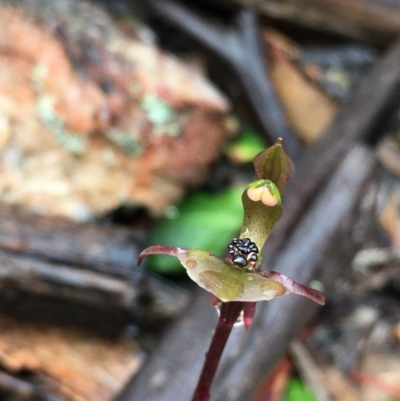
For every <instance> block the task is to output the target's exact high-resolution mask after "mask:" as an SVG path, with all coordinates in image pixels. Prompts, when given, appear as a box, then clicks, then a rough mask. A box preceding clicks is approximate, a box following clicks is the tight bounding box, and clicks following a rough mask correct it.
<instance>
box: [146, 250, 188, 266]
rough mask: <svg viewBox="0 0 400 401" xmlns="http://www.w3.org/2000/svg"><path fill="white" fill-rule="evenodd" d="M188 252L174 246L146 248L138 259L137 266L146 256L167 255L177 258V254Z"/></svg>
mask: <svg viewBox="0 0 400 401" xmlns="http://www.w3.org/2000/svg"><path fill="white" fill-rule="evenodd" d="M187 250H188V248H179V247H176V246H168V245H152V246H149V247H148V248H146V249H144V250H143V251H142V252H141V253H140V255H139V257H138V266H139V265H140V264H141V263H142V260H143V259H144V258H145V257H146V256H150V255H169V256H175V257H177V256H178V254H180V253H184V252H186V251H187Z"/></svg>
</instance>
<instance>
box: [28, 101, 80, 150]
mask: <svg viewBox="0 0 400 401" xmlns="http://www.w3.org/2000/svg"><path fill="white" fill-rule="evenodd" d="M53 103H54V101H53V99H52V98H51V97H50V96H46V95H43V96H41V97H40V98H39V100H38V102H37V104H36V111H37V114H38V116H39V118H40V119H41V120H42V122H43V123H44V124H45V125H46V127H47V128H48V129H49V130H50V131H51V132H52V133H53V134H54V136H55V137H56V139H57V142H58V143H59V144H60V145H62V146H64V147H65V148H66V149H67V150H68V151H69V152H71V153H73V154H74V155H81V154H83V153H84V152H85V151H86V145H87V138H84V137H82V136H80V135H78V134H76V133H74V132H71V131H68V130H66V129H65V123H64V121H63V120H62V119H61V118H60V117H59V116H58V115H57V114H56V113H55V112H54V107H53Z"/></svg>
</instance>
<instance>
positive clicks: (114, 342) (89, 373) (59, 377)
mask: <svg viewBox="0 0 400 401" xmlns="http://www.w3.org/2000/svg"><path fill="white" fill-rule="evenodd" d="M0 327H1V331H0V364H1V365H3V367H4V368H5V369H7V370H8V371H11V372H15V373H17V372H18V371H20V370H29V371H32V372H33V373H41V374H42V375H43V376H44V377H45V378H48V379H50V380H49V381H48V382H49V383H50V382H51V383H52V384H51V387H52V388H51V390H52V391H56V392H58V393H59V394H61V395H62V396H63V397H65V398H67V399H68V400H71V401H99V400H102V401H107V400H109V401H111V400H112V399H114V397H115V395H116V394H117V393H118V392H119V391H120V390H121V389H122V387H123V386H124V384H125V383H126V382H127V380H128V379H129V378H130V377H131V376H132V374H134V373H135V372H136V371H137V370H138V368H139V365H140V360H139V357H138V356H137V354H136V353H135V352H138V346H137V345H136V343H135V342H134V341H133V340H131V339H128V338H119V339H106V338H102V337H99V336H95V335H92V334H89V333H85V332H83V331H80V330H78V329H74V328H62V329H61V328H58V327H51V326H46V325H39V324H34V323H30V322H21V321H18V320H17V319H16V318H13V317H10V316H8V315H4V314H0ZM45 382H46V380H45ZM44 384H45V385H46V383H44ZM54 387H55V388H54Z"/></svg>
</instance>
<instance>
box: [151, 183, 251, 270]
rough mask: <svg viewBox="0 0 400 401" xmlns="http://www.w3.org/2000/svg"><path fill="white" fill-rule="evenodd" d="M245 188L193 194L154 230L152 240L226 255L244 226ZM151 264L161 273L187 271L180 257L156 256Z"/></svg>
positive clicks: (153, 242) (154, 242)
mask: <svg viewBox="0 0 400 401" xmlns="http://www.w3.org/2000/svg"><path fill="white" fill-rule="evenodd" d="M242 192H243V187H239V186H234V187H230V188H228V189H226V190H225V191H223V192H221V193H218V194H209V193H205V192H194V193H192V194H190V195H189V196H188V197H187V198H186V199H185V200H184V201H183V202H182V203H181V205H179V207H178V208H177V209H176V213H175V215H174V216H172V217H173V218H165V219H163V220H162V221H161V222H160V223H159V224H157V226H156V227H155V228H154V229H153V230H152V231H151V233H150V238H149V242H150V243H151V244H165V245H175V246H180V247H185V248H197V249H204V250H205V251H208V252H211V253H214V254H217V255H224V254H225V248H226V245H227V244H228V243H229V242H230V240H231V239H232V237H234V236H235V235H236V234H237V233H238V232H239V230H240V227H241V223H242V219H243V209H242V204H241V201H240V195H241V193H242ZM173 214H174V213H173ZM149 266H150V268H151V269H153V270H154V271H156V272H158V273H161V274H173V273H181V272H183V271H184V269H183V267H182V266H181V265H180V263H179V262H178V261H177V260H176V259H173V258H165V257H160V256H152V257H151V258H150V261H149Z"/></svg>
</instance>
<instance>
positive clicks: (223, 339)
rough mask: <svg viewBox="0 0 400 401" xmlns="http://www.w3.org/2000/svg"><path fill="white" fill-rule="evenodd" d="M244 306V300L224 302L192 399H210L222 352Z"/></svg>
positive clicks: (197, 400) (204, 400)
mask: <svg viewBox="0 0 400 401" xmlns="http://www.w3.org/2000/svg"><path fill="white" fill-rule="evenodd" d="M243 308H244V303H243V302H228V303H222V305H221V312H220V315H219V320H218V323H217V327H216V329H215V332H214V335H213V338H212V340H211V344H210V348H209V349H208V351H207V353H206V359H205V361H204V365H203V369H202V371H201V374H200V377H199V381H198V383H197V387H196V390H195V391H194V394H193V398H192V401H207V400H209V399H210V387H211V383H212V381H213V379H214V376H215V372H216V371H217V368H218V365H219V361H220V359H221V355H222V352H223V351H224V348H225V345H226V343H227V341H228V338H229V335H230V334H231V331H232V328H233V325H234V324H235V322H236V321H237V319H238V318H239V316H240V312H242V310H243Z"/></svg>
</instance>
